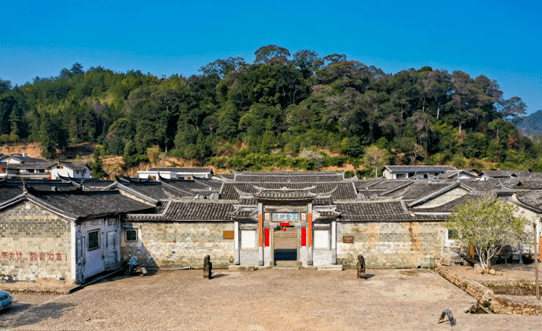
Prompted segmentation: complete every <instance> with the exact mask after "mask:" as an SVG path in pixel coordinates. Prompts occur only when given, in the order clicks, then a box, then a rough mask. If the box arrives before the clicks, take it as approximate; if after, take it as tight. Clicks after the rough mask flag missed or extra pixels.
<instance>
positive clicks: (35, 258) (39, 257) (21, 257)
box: [0, 252, 68, 263]
mask: <svg viewBox="0 0 542 331" xmlns="http://www.w3.org/2000/svg"><path fill="white" fill-rule="evenodd" d="M62 255H63V254H62V253H60V252H58V253H54V252H29V253H27V254H23V253H22V252H0V261H14V262H17V261H18V262H24V261H30V262H43V263H51V262H58V261H62V259H63V258H64V260H65V261H67V260H68V256H67V254H64V256H62Z"/></svg>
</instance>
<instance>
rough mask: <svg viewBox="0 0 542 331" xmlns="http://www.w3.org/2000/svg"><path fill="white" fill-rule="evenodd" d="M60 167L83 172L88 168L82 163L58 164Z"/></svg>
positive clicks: (62, 162)
mask: <svg viewBox="0 0 542 331" xmlns="http://www.w3.org/2000/svg"><path fill="white" fill-rule="evenodd" d="M59 163H60V165H61V166H64V167H66V168H69V169H71V170H75V171H85V170H86V169H87V168H89V166H88V165H87V164H86V163H83V162H64V161H60V162H59Z"/></svg>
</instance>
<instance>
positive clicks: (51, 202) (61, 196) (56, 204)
mask: <svg viewBox="0 0 542 331" xmlns="http://www.w3.org/2000/svg"><path fill="white" fill-rule="evenodd" d="M29 194H30V196H32V197H33V199H36V200H35V201H36V202H40V201H41V202H42V203H44V205H45V206H52V207H53V208H55V209H57V210H59V211H62V212H64V213H65V214H66V215H67V216H70V217H74V218H87V217H92V216H99V215H109V214H120V213H128V212H137V211H144V210H149V211H150V210H154V206H151V205H147V204H143V203H141V202H138V201H136V200H133V199H130V198H128V197H125V196H123V195H121V194H119V192H118V191H104V192H96V191H79V192H70V193H51V192H39V191H34V190H29Z"/></svg>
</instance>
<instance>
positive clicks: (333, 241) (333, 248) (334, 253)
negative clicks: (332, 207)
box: [331, 221, 337, 264]
mask: <svg viewBox="0 0 542 331" xmlns="http://www.w3.org/2000/svg"><path fill="white" fill-rule="evenodd" d="M331 264H337V221H332V222H331Z"/></svg>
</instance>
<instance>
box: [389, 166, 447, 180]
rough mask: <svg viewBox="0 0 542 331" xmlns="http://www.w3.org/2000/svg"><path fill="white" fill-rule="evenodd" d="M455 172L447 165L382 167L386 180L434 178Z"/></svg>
mask: <svg viewBox="0 0 542 331" xmlns="http://www.w3.org/2000/svg"><path fill="white" fill-rule="evenodd" d="M451 170H457V169H456V168H454V167H452V166H447V165H442V166H439V165H416V166H409V165H397V166H395V165H387V166H385V167H384V170H383V172H382V175H383V176H384V177H385V178H387V179H405V178H420V179H421V178H434V177H436V176H438V175H440V174H443V173H445V172H447V171H451Z"/></svg>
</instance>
